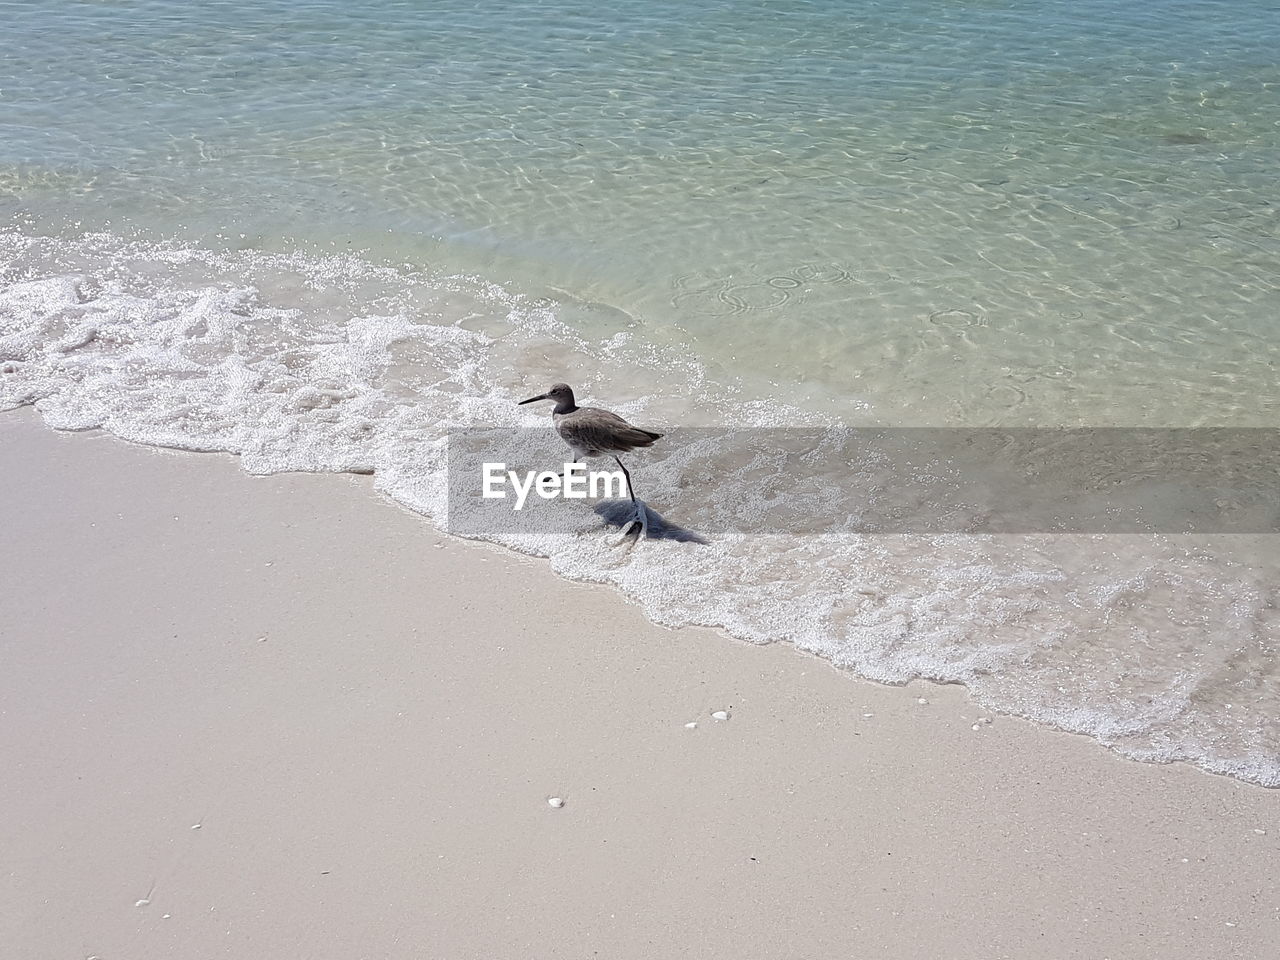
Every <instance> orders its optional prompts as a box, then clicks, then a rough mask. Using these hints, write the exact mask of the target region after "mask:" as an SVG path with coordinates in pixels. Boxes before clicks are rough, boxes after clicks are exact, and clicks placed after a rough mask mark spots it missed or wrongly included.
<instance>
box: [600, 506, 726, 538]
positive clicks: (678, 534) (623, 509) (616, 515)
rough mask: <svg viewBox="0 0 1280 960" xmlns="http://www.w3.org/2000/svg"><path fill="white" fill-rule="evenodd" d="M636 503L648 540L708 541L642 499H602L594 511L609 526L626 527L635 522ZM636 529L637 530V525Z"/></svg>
mask: <svg viewBox="0 0 1280 960" xmlns="http://www.w3.org/2000/svg"><path fill="white" fill-rule="evenodd" d="M637 504H638V505H639V507H640V509H641V510H643V511H644V516H645V522H646V523H647V524H648V532H647V538H648V539H649V540H675V541H676V542H678V543H701V544H706V543H708V542H709V541H708V540H707V539H706V537H704V536H702V534H700V533H696V532H694V531H693V530H687V529H685V528H684V527H681V526H677V525H676V524H674V523H671V522H670V521H668V520H666V519H665V518H664V517H663V516H662V514H660V513H658V512H657V511H656V510H654V509H653V508H652V507H650V506H649V505H648V504H647V503H645V502H644V501H643V500H637V501H636V503H632V502H631V501H630V500H604V501H602V502H600V503H598V504H596V506H595V511H596V513H597V514H599V515H600V517H601V519H603V520H604V522H605V523H607V524H608V525H609V526H611V527H626V526H627V525H628V524H631V523H634V522H635V519H636V506H637ZM636 529H637V530H638V525H637V528H636Z"/></svg>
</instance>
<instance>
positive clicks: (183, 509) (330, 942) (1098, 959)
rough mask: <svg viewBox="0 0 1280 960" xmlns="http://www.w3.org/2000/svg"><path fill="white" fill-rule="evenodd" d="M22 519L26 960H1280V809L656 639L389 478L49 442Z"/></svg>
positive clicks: (0, 766)
mask: <svg viewBox="0 0 1280 960" xmlns="http://www.w3.org/2000/svg"><path fill="white" fill-rule="evenodd" d="M0 490H2V491H3V498H2V499H0V531H2V533H3V537H4V540H3V548H2V549H0V583H3V594H0V597H2V602H3V612H0V664H2V669H0V770H3V777H2V778H0V813H2V816H0V854H2V858H0V863H2V866H0V870H2V871H3V875H4V878H5V879H4V886H3V890H2V892H0V945H3V947H0V955H2V956H4V957H14V958H22V960H26V958H33V960H42V958H87V957H99V958H101V960H118V958H119V960H124V958H160V957H166V958H167V957H175V958H182V960H196V958H206V957H236V958H255V960H256V958H272V960H281V958H317V960H327V958H344V960H346V958H360V957H368V958H382V957H386V958H401V957H403V958H410V957H412V958H542V957H597V956H598V957H605V958H612V960H616V958H633V957H634V958H642V957H643V958H676V957H706V958H724V960H729V958H801V957H803V958H828V957H830V958H837V957H839V958H855V957H856V958H861V957H867V958H926V957H947V958H975V960H976V958H984V960H991V958H1004V957H1009V958H1051V960H1057V958H1074V957H1080V958H1086V957H1087V958H1093V960H1102V958H1112V960H1122V958H1144V957H1151V958H1161V960H1169V958H1196V960H1206V958H1235V957H1240V958H1262V957H1269V956H1274V955H1275V953H1274V952H1275V949H1276V943H1277V942H1280V870H1277V864H1280V816H1278V815H1280V791H1267V790H1264V789H1261V788H1258V787H1253V786H1248V785H1245V784H1242V783H1238V782H1236V781H1233V780H1230V779H1226V778H1222V777H1214V776H1209V775H1206V774H1203V773H1201V772H1199V771H1197V770H1195V769H1192V768H1189V767H1186V766H1182V765H1169V766H1157V765H1150V764H1140V763H1136V762H1134V761H1131V760H1126V759H1124V758H1121V757H1119V756H1117V755H1115V754H1112V753H1110V752H1109V751H1107V750H1106V749H1104V748H1103V747H1101V746H1099V745H1097V744H1096V743H1094V742H1092V741H1090V740H1087V739H1084V738H1079V737H1073V736H1068V735H1065V734H1062V733H1059V732H1056V731H1053V730H1048V729H1044V728H1040V727H1036V726H1033V725H1031V724H1028V723H1024V722H1021V721H1018V720H1014V719H1010V718H1005V717H994V718H991V722H990V723H983V722H979V720H980V718H983V717H986V716H987V715H986V714H985V713H984V712H983V711H981V710H980V709H978V708H976V707H975V706H974V705H973V704H972V703H971V702H969V700H968V698H967V696H966V694H965V691H964V690H963V689H962V688H959V687H936V686H931V685H924V684H913V685H911V686H909V687H907V688H905V689H903V688H888V687H880V686H876V685H873V684H869V683H866V682H862V681H859V680H856V679H853V678H851V677H849V676H847V675H843V674H840V673H837V672H836V671H834V670H832V669H831V668H829V667H828V666H827V665H826V664H824V663H822V662H820V661H818V660H815V659H813V658H811V657H807V656H804V655H801V654H798V653H796V652H795V651H794V650H792V649H790V648H786V647H782V646H773V647H752V646H746V645H742V644H738V643H735V642H734V641H732V640H730V639H728V638H727V637H725V636H723V635H721V634H719V633H717V632H715V631H709V630H702V631H700V630H681V631H669V630H665V629H662V628H659V627H656V626H654V625H652V624H650V623H648V622H646V621H645V620H644V619H643V618H642V617H641V616H640V614H639V612H638V611H637V610H636V609H635V608H633V607H631V606H628V605H627V604H626V603H625V602H624V601H623V600H621V599H620V598H619V597H618V595H616V594H615V593H613V592H612V591H610V590H608V589H605V588H601V587H592V586H583V585H576V584H571V583H566V582H564V581H562V580H559V579H558V578H556V577H555V576H554V575H553V574H552V573H551V571H550V570H549V569H548V568H547V565H546V564H545V563H541V562H539V561H536V560H531V559H528V558H522V557H518V556H514V555H511V554H507V553H504V552H501V551H498V550H496V549H494V548H490V547H487V546H484V545H478V544H472V543H467V542H463V541H459V540H453V539H450V538H447V537H444V536H442V535H440V534H438V533H436V532H435V531H433V530H432V529H431V528H429V527H428V526H427V525H426V524H425V523H424V522H423V521H421V520H420V519H419V518H416V517H414V516H412V515H411V514H408V513H406V512H404V511H402V510H401V509H399V508H397V507H396V506H394V505H393V504H391V503H390V502H388V501H385V500H382V499H380V498H379V497H377V495H376V494H374V493H373V492H372V489H371V485H370V482H369V480H368V478H354V477H335V476H310V475H289V476H279V477H270V478H252V477H248V476H246V475H244V474H243V473H242V472H241V471H240V470H239V469H238V466H237V464H236V461H235V460H234V459H233V458H230V457H223V456H212V455H194V454H182V453H174V452H168V451H156V450H150V449H144V448H140V447H135V446H131V445H128V444H125V443H122V442H120V441H118V440H115V439H113V438H110V437H108V436H106V435H105V434H101V433H86V434H78V435H67V434H55V433H53V432H51V431H48V430H46V429H45V428H44V427H43V426H42V425H41V424H40V423H39V421H38V418H36V417H35V416H34V415H33V414H31V413H30V412H20V413H10V414H5V415H3V416H0ZM691 549H696V548H695V547H691ZM921 698H923V699H925V700H926V701H927V702H924V703H921V702H919V701H920V699H921ZM719 710H724V711H727V712H728V714H729V718H728V719H727V720H716V719H714V718H713V716H712V713H713V712H714V711H719ZM693 722H696V724H697V726H696V727H694V728H692V729H690V728H688V727H687V726H686V725H687V724H689V723H693ZM975 723H976V724H977V726H978V729H977V730H974V729H973V727H974V725H975ZM551 797H559V798H562V799H563V800H564V804H563V806H561V807H560V808H558V809H557V808H554V807H552V806H551V805H550V804H549V803H548V799H549V798H551ZM1263 831H1265V832H1263Z"/></svg>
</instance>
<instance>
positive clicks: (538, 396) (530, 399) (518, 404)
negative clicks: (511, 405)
mask: <svg viewBox="0 0 1280 960" xmlns="http://www.w3.org/2000/svg"><path fill="white" fill-rule="evenodd" d="M546 399H547V395H546V394H545V393H540V394H538V395H537V396H536V397H530V398H529V399H528V400H521V401H520V402H519V403H517V404H516V406H517V407H523V406H524V405H525V404H526V403H534V402H536V401H538V400H546Z"/></svg>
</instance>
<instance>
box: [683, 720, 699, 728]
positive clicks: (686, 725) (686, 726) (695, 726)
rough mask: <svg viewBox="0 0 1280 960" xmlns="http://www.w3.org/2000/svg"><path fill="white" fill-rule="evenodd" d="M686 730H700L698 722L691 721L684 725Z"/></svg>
mask: <svg viewBox="0 0 1280 960" xmlns="http://www.w3.org/2000/svg"><path fill="white" fill-rule="evenodd" d="M684 728H685V729H686V730H697V729H698V721H697V720H690V721H689V722H688V723H686V724H685V725H684Z"/></svg>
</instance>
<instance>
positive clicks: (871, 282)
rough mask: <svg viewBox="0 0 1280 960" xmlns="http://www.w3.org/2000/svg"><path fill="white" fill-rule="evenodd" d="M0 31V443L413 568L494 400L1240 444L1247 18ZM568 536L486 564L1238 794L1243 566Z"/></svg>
mask: <svg viewBox="0 0 1280 960" xmlns="http://www.w3.org/2000/svg"><path fill="white" fill-rule="evenodd" d="M0 15H3V16H4V18H5V22H6V24H7V29H6V31H5V33H4V35H3V36H0V52H3V54H4V56H3V57H2V58H0V210H3V212H4V214H5V216H6V217H8V218H9V219H10V226H8V227H6V228H5V229H4V231H3V233H2V234H0V263H2V264H3V266H2V267H0V269H2V270H3V274H0V277H2V278H3V284H4V286H3V290H0V406H13V405H16V404H22V403H32V402H34V403H36V404H37V407H38V408H39V409H40V410H41V412H42V413H43V415H44V416H45V418H46V419H47V420H48V421H49V422H50V423H51V424H53V425H55V426H59V427H66V428H84V427H91V426H99V425H102V426H106V427H107V428H108V429H110V430H112V431H113V432H116V433H118V434H120V435H122V436H126V437H129V438H131V439H135V440H140V441H142V442H148V443H162V444H166V445H171V446H179V447H186V448H191V449H216V450H231V451H234V452H236V453H239V454H241V456H242V457H243V458H244V463H245V466H246V469H250V470H253V471H256V472H269V471H277V470H289V469H311V470H352V469H356V470H368V469H373V470H375V471H376V475H377V482H378V484H379V487H380V488H381V489H382V490H383V491H385V492H386V493H388V494H389V495H391V496H393V497H395V498H396V499H397V500H399V501H400V502H402V503H404V504H406V505H408V506H410V507H412V508H413V509H416V510H418V511H420V512H422V513H423V514H424V515H426V516H428V517H431V518H433V519H434V520H436V521H437V522H440V523H443V522H445V519H446V518H445V516H444V513H443V504H444V494H445V491H444V489H443V486H444V459H443V458H444V439H443V438H444V436H445V433H446V431H447V430H449V429H459V428H467V427H470V426H473V425H475V424H477V423H497V424H500V425H512V426H515V425H521V424H529V423H536V422H539V421H538V420H537V418H536V415H535V414H532V413H530V412H529V411H528V409H527V408H526V409H524V410H516V409H515V408H514V407H513V406H512V405H511V400H512V399H513V398H517V397H523V396H526V395H528V394H529V393H531V392H535V391H537V390H542V389H545V386H546V384H547V383H548V382H550V381H552V380H561V379H567V380H570V381H572V382H573V383H574V385H575V386H577V387H578V388H579V390H580V392H581V393H583V394H584V395H585V396H587V397H589V398H590V399H591V400H593V401H596V402H603V403H605V404H606V405H608V406H610V407H612V408H614V409H617V410H619V411H620V412H623V413H624V414H626V415H628V416H632V417H635V418H637V419H641V420H642V422H644V423H646V424H655V425H662V426H665V425H668V424H682V425H688V424H717V423H726V422H730V419H731V418H736V419H738V420H741V421H743V422H745V423H747V424H749V425H752V426H762V427H763V426H773V425H779V424H808V425H811V426H823V425H828V424H835V423H846V424H854V425H865V424H875V423H883V424H894V425H901V424H927V425H958V426H966V427H975V426H987V425H998V426H1021V425H1087V426H1102V425H1144V426H1176V427H1185V426H1207V425H1214V426H1272V425H1274V422H1275V415H1276V412H1277V409H1278V407H1280V404H1278V401H1280V386H1277V382H1276V377H1275V364H1276V360H1277V358H1278V357H1280V336H1277V335H1276V333H1275V327H1274V323H1275V321H1274V318H1275V316H1276V308H1277V306H1280V296H1278V295H1277V284H1280V269H1277V268H1278V267H1280V242H1278V240H1277V233H1276V231H1277V205H1280V197H1277V196H1276V192H1275V189H1274V182H1275V179H1276V177H1275V175H1276V172H1277V171H1276V159H1275V158H1276V157H1277V156H1280V99H1278V98H1277V92H1278V91H1280V70H1278V69H1277V67H1276V65H1275V60H1274V50H1275V49H1277V44H1278V42H1280V15H1277V14H1276V12H1275V11H1274V10H1273V9H1271V8H1269V7H1268V6H1267V5H1266V4H1263V3H1255V2H1248V0H1246V2H1241V3H1236V4H1231V5H1224V4H1220V3H1209V2H1170V0H1162V2H1157V3H1153V4H1147V5H1144V6H1143V7H1142V8H1141V9H1134V8H1133V7H1132V5H1125V4H1120V3H1118V2H1113V0H1105V2H1104V0H1094V2H1085V3H1074V4H1063V3H1044V2H1041V3H1029V2H1026V3H1019V2H1008V3H998V2H986V3H973V4H964V5H961V4H953V3H942V2H922V0H916V2H908V3H900V4H892V5H890V4H883V5H876V4H848V3H835V2H819V3H808V4H805V3H795V2H787V3H781V2H776V3H775V2H741V0H735V2H719V3H716V2H712V3H704V4H700V5H698V6H697V7H696V8H691V7H689V6H688V5H687V4H675V3H666V2H654V3H644V4H632V5H629V6H625V7H624V8H622V9H617V10H614V9H607V10H606V9H604V8H600V7H599V6H598V5H595V4H587V3H577V2H565V0H555V2H551V3H533V2H530V0H521V2H508V3H493V4H485V5H470V4H468V5H464V4H453V3H443V4H432V5H429V6H424V5H419V4H412V3H393V2H386V0H374V2H369V3H364V4H359V5H354V4H341V3H336V2H316V0H288V2H286V0H279V2H267V3H255V4H248V3H245V2H242V0H233V2H223V3H218V2H210V3H202V4H186V3H178V2H176V0H146V2H115V3H102V2H83V3H80V2H69V0H68V2H62V0H59V2H52V3H45V4H26V3H17V4H13V3H0ZM709 462H710V461H699V460H697V458H690V459H686V460H684V461H680V459H679V458H678V457H676V458H674V459H673V460H672V461H671V464H674V463H679V465H680V468H681V469H680V470H674V469H672V468H671V464H669V463H668V462H666V461H662V462H659V461H655V462H654V464H653V466H652V468H651V469H650V470H649V472H648V473H647V474H646V473H645V469H646V468H645V467H644V466H643V465H642V466H641V467H640V474H639V476H642V477H644V480H643V482H646V483H648V484H649V487H648V490H649V493H647V494H646V495H647V496H650V497H651V498H652V499H653V501H654V502H655V503H657V504H658V505H660V506H663V507H664V509H667V508H671V507H672V506H676V507H677V509H687V510H688V511H691V512H692V513H693V514H695V516H693V517H689V516H686V519H697V517H696V510H697V508H696V506H695V505H694V504H692V503H691V502H690V501H689V500H688V498H687V494H685V493H683V492H682V491H685V490H687V489H688V488H689V487H690V486H695V485H697V484H703V485H709V484H716V483H718V484H720V486H719V487H718V488H715V487H713V489H717V496H719V497H722V498H728V499H735V500H741V499H742V498H744V497H750V496H752V495H753V491H757V492H758V491H759V490H768V489H770V488H771V486H770V485H772V487H776V488H783V489H785V483H786V479H787V477H786V474H785V473H784V472H781V468H780V467H779V466H778V465H776V464H775V465H773V467H772V469H773V470H774V472H773V473H772V474H768V473H767V471H768V470H769V469H770V467H769V465H768V464H765V465H764V466H762V467H761V468H760V470H762V471H765V478H766V479H767V480H768V483H767V484H765V485H763V486H761V485H760V481H761V474H760V472H759V471H757V473H755V474H752V475H751V477H750V480H751V484H750V485H746V484H744V485H743V486H741V487H739V486H735V485H734V484H733V483H731V482H728V481H726V480H725V479H724V478H723V476H719V477H718V478H717V476H716V475H714V474H713V472H710V471H709V469H708V464H709ZM681 471H683V473H682V472H681ZM638 479H639V477H638ZM835 482H836V481H835V480H833V483H835ZM844 494H845V495H846V496H847V495H848V491H847V490H846V491H845V492H844ZM682 497H684V499H682ZM677 519H678V518H677ZM592 522H593V518H592V517H590V516H588V515H584V516H577V515H567V516H566V530H565V533H564V534H562V535H560V536H558V537H550V538H548V537H543V538H540V539H539V538H534V539H530V538H527V537H525V538H516V537H512V538H507V539H508V540H509V542H511V543H512V545H513V546H517V547H518V548H520V549H526V550H530V551H532V552H536V553H540V554H546V555H549V556H551V557H552V558H553V562H554V563H555V564H556V566H557V568H558V569H559V570H561V571H562V572H563V573H565V574H566V575H569V576H574V577H579V578H583V579H593V580H601V581H604V582H612V583H615V584H617V585H619V586H620V587H621V588H622V589H623V590H625V591H626V592H627V593H628V594H629V595H631V596H632V597H634V598H635V599H636V600H637V601H638V602H640V603H641V604H642V605H643V606H644V607H645V609H646V610H647V611H648V612H649V614H650V615H651V616H653V617H654V618H656V619H659V620H661V621H663V622H667V623H705V624H718V625H722V626H725V627H726V628H727V629H728V630H729V631H730V632H731V633H734V634H735V635H736V636H739V637H743V638H746V639H751V640H759V641H765V640H779V639H786V640H791V641H793V642H795V643H797V644H798V645H800V646H802V647H805V648H806V649H810V650H813V651H816V652H819V653H821V654H823V655H825V656H828V657H830V658H831V659H833V660H834V661H835V662H837V663H840V664H842V665H845V666H848V667H850V668H852V669H854V670H856V671H857V672H859V673H861V674H863V675H865V676H869V677H873V678H876V679H881V680H887V681H894V682H899V681H902V680H906V679H909V678H911V677H917V676H921V677H932V678H935V679H944V680H958V681H962V682H965V683H966V684H968V685H969V686H970V688H971V689H972V690H973V691H974V694H975V696H977V697H978V698H979V699H980V700H982V701H983V702H984V703H987V704H988V705H990V706H993V707H995V708H997V709H1002V710H1006V711H1010V712H1015V713H1019V714H1021V715H1025V716H1031V717H1035V718H1039V719H1041V720H1044V721H1047V722H1051V723H1055V724H1057V725H1059V726H1063V727H1065V728H1067V729H1072V730H1078V731H1081V732H1087V733H1091V734H1093V735H1094V736H1097V737H1099V738H1100V739H1103V740H1104V741H1106V742H1110V743H1114V744H1116V745H1117V746H1118V747H1120V748H1121V749H1123V750H1125V751H1126V752H1128V753H1130V754H1131V755H1134V756H1140V757H1146V758H1155V759H1175V758H1176V759H1188V760H1191V761H1193V762H1196V763H1199V764H1200V765H1202V766H1204V767H1206V768H1208V769H1212V770H1217V771H1220V772H1228V773H1232V774H1234V775H1237V776H1240V777H1243V778H1245V779H1249V780H1252V781H1254V782H1260V783H1267V784H1270V785H1277V784H1280V732H1277V722H1276V718H1277V716H1280V692H1277V682H1278V681H1277V676H1278V674H1280V667H1278V666H1277V658H1276V653H1275V637H1276V631H1275V628H1276V625H1275V614H1274V610H1275V590H1274V584H1275V583H1276V576H1275V574H1276V572H1277V571H1276V570H1274V569H1273V568H1274V565H1275V562H1274V561H1273V560H1272V553H1273V551H1272V550H1271V546H1270V544H1271V539H1270V538H1265V537H1252V538H1251V537H1230V538H1228V537H1206V536H1199V537H1197V536H1156V535H1151V536H1141V537H1139V536H1128V537H1119V536H1103V535H1090V536H1083V535H1082V536H1073V537H1056V538H1055V537H1048V536H1040V537H1035V536H1031V537H990V536H982V537H975V536H959V535H957V536H945V537H934V538H920V537H914V538H913V537H901V536H899V537H855V536H851V535H848V534H842V533H838V532H832V531H815V532H814V533H813V535H811V536H806V537H798V536H795V535H769V536H758V537H746V536H742V535H740V534H737V533H727V532H726V533H723V535H721V536H719V537H714V536H713V543H712V545H711V546H710V547H709V548H706V549H702V550H695V549H693V548H692V547H690V546H680V545H675V544H652V545H650V544H646V545H645V546H646V548H650V547H651V549H644V550H635V551H631V552H630V553H629V554H622V555H619V554H618V553H617V552H616V551H611V550H609V549H608V548H607V547H606V546H605V544H603V543H601V542H600V539H599V538H598V536H596V535H595V533H594V531H593V530H592V529H591V523H592ZM712 532H713V533H714V532H715V531H712ZM498 539H502V538H500V537H499V538H498Z"/></svg>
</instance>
